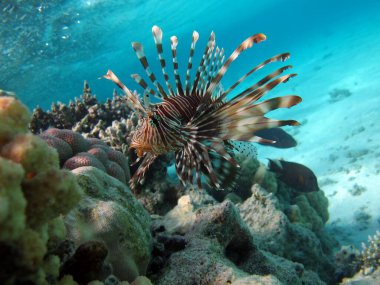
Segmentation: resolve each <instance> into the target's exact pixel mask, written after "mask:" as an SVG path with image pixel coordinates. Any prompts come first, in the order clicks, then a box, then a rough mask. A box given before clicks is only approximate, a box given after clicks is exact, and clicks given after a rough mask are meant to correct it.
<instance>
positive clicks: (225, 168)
mask: <svg viewBox="0 0 380 285" xmlns="http://www.w3.org/2000/svg"><path fill="white" fill-rule="evenodd" d="M175 158H176V163H175V166H176V172H177V175H178V177H179V179H180V181H181V182H182V184H183V185H185V186H186V185H187V184H193V183H194V182H195V183H196V184H197V186H198V188H199V189H202V188H203V187H202V181H201V178H202V177H205V178H206V182H207V184H209V185H210V186H211V187H214V188H216V189H225V188H227V186H228V184H229V183H228V182H231V183H232V181H233V179H231V177H232V176H235V175H237V173H238V170H236V169H238V167H236V166H238V165H237V162H236V161H235V160H234V159H233V158H232V157H231V155H230V154H229V153H228V152H227V151H226V150H225V149H224V148H222V147H221V146H220V145H218V144H210V145H205V144H203V143H202V142H201V141H197V140H194V139H193V138H190V139H189V140H188V142H187V143H186V144H185V145H184V147H183V148H182V149H181V150H179V151H177V152H176V154H175Z"/></svg>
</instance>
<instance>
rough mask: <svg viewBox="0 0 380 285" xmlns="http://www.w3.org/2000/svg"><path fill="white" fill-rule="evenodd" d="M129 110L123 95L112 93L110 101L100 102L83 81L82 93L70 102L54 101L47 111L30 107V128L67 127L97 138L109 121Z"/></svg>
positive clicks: (109, 124)
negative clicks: (31, 110) (31, 112)
mask: <svg viewBox="0 0 380 285" xmlns="http://www.w3.org/2000/svg"><path fill="white" fill-rule="evenodd" d="M130 113H131V109H130V108H129V107H128V103H127V100H126V99H125V97H124V96H119V95H118V94H117V93H116V92H114V95H113V98H112V100H110V99H108V100H107V101H106V102H104V103H100V102H99V101H98V99H97V98H96V96H95V95H92V93H91V89H90V87H89V85H88V83H87V82H86V81H85V82H84V87H83V94H82V96H81V97H80V98H79V99H78V98H76V99H75V101H74V102H72V101H71V102H70V103H69V105H68V106H67V105H66V104H62V103H60V102H58V103H53V104H52V107H51V110H49V111H46V112H45V111H44V110H42V109H41V108H39V107H37V108H36V109H34V111H33V115H32V121H31V123H30V129H31V131H32V132H33V133H35V134H39V133H41V132H43V131H44V130H46V129H48V128H49V127H55V128H58V129H71V130H74V131H76V132H79V133H82V134H86V136H89V137H96V138H99V132H100V131H105V129H106V128H107V127H109V126H111V125H112V122H113V121H120V120H122V119H123V118H128V117H129V115H130Z"/></svg>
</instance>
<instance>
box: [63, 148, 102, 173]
mask: <svg viewBox="0 0 380 285" xmlns="http://www.w3.org/2000/svg"><path fill="white" fill-rule="evenodd" d="M81 166H93V167H96V168H99V169H100V170H103V171H105V170H106V169H105V167H104V165H103V163H101V162H100V161H99V160H98V159H97V158H96V157H95V156H94V155H92V154H91V153H88V152H80V153H78V154H76V155H75V156H73V157H72V158H70V159H68V160H66V162H65V164H64V165H63V168H67V169H70V170H73V169H75V168H78V167H81Z"/></svg>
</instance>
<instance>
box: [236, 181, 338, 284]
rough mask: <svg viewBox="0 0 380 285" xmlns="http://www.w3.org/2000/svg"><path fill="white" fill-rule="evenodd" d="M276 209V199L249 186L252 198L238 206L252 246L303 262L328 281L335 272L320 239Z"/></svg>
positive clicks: (277, 204)
mask: <svg viewBox="0 0 380 285" xmlns="http://www.w3.org/2000/svg"><path fill="white" fill-rule="evenodd" d="M279 206H280V205H279V201H278V200H277V199H276V197H274V195H272V194H269V193H268V192H266V191H265V190H264V189H262V188H260V187H259V186H258V185H254V186H253V187H252V196H251V197H250V198H249V199H247V200H246V201H244V203H242V204H241V205H239V209H240V213H241V216H242V219H243V220H244V221H245V222H246V223H247V225H248V226H249V228H250V230H251V231H252V233H253V239H254V240H255V243H256V244H257V245H258V246H259V248H260V249H263V250H266V251H269V252H271V253H273V254H276V255H279V256H282V257H284V258H287V259H289V260H292V261H294V262H299V263H302V264H303V265H304V266H305V268H307V269H310V270H313V271H315V272H317V273H318V274H319V275H320V276H321V277H322V278H323V279H324V280H329V278H331V277H330V276H329V274H331V273H332V272H333V271H334V266H333V261H332V260H333V257H332V256H331V252H330V251H327V252H324V249H323V247H322V245H321V241H320V239H319V237H318V236H317V235H316V234H315V233H314V232H312V231H311V229H309V228H307V227H305V226H302V225H301V224H292V223H291V222H290V221H289V219H288V218H287V216H286V215H285V214H284V213H283V212H282V211H281V210H279V208H280V207H279ZM319 230H321V229H319Z"/></svg>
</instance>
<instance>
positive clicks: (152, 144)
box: [129, 112, 165, 157]
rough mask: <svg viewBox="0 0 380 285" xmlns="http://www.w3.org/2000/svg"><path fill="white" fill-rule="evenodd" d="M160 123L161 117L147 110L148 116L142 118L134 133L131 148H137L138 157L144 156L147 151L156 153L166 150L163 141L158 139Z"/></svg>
mask: <svg viewBox="0 0 380 285" xmlns="http://www.w3.org/2000/svg"><path fill="white" fill-rule="evenodd" d="M159 123H160V118H159V117H158V116H157V115H155V114H153V113H151V112H147V116H146V117H144V118H140V121H139V126H138V127H137V128H136V130H135V132H134V133H133V136H132V139H131V144H130V146H129V148H130V149H135V150H136V154H137V156H138V157H142V156H144V154H145V153H153V154H155V155H157V154H161V153H164V152H165V150H164V149H162V148H163V146H162V143H161V141H160V140H159V139H158V138H159V134H158V128H157V127H158V125H159Z"/></svg>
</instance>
